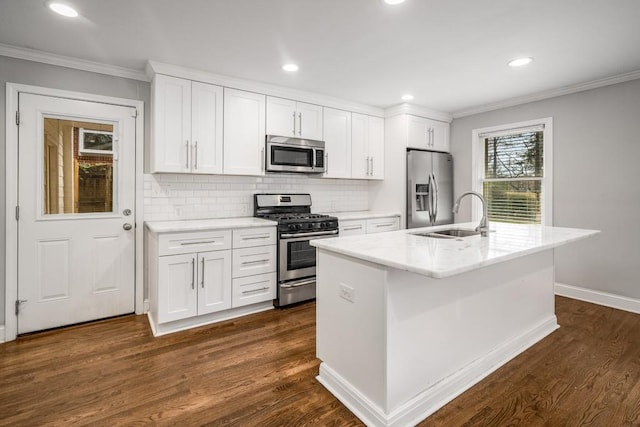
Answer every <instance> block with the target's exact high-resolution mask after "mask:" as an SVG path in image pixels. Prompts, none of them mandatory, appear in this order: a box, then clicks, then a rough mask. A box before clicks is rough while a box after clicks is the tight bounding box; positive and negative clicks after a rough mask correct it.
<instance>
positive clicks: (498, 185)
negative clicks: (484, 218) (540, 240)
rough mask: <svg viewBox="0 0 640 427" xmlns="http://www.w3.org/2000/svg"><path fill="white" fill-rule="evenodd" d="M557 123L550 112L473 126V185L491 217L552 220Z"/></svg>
mask: <svg viewBox="0 0 640 427" xmlns="http://www.w3.org/2000/svg"><path fill="white" fill-rule="evenodd" d="M551 127H552V120H551V118H546V119H541V120H535V121H530V122H523V123H512V124H508V125H504V126H498V127H493V128H485V129H476V130H474V131H473V141H474V146H473V166H474V184H473V189H474V191H477V192H479V193H482V194H483V195H484V198H485V200H486V202H487V208H488V215H489V218H488V219H489V221H495V222H510V223H518V224H543V225H551V219H552V216H551V212H552V210H551V200H552V198H551V191H552V186H551V176H552V170H551V165H552V162H551V156H552V150H551V141H552V132H551ZM474 206H475V208H474V220H477V219H479V218H480V216H481V215H482V213H481V206H480V204H479V203H477V204H475V205H474Z"/></svg>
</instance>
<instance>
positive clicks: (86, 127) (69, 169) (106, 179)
mask: <svg viewBox="0 0 640 427" xmlns="http://www.w3.org/2000/svg"><path fill="white" fill-rule="evenodd" d="M43 148H44V149H43V154H44V159H43V175H42V177H43V182H42V188H43V200H42V202H43V205H42V206H43V209H42V210H43V214H45V215H59V214H74V213H77V214H86V213H100V212H113V209H114V206H113V195H114V182H115V181H116V180H115V176H114V174H115V168H114V162H113V124H107V123H92V122H84V121H76V120H65V119H58V118H51V117H47V118H45V119H44V147H43Z"/></svg>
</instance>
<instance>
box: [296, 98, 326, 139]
mask: <svg viewBox="0 0 640 427" xmlns="http://www.w3.org/2000/svg"><path fill="white" fill-rule="evenodd" d="M296 112H297V114H298V137H300V138H306V139H315V140H318V141H321V140H322V122H323V120H322V107H321V106H320V105H313V104H306V103H304V102H298V103H296Z"/></svg>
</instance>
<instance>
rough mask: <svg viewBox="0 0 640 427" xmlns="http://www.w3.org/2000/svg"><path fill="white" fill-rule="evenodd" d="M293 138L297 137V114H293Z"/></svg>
mask: <svg viewBox="0 0 640 427" xmlns="http://www.w3.org/2000/svg"><path fill="white" fill-rule="evenodd" d="M293 136H296V112H295V111H294V112H293Z"/></svg>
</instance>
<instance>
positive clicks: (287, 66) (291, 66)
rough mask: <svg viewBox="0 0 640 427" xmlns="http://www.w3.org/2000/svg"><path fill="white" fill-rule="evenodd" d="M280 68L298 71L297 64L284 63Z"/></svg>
mask: <svg viewBox="0 0 640 427" xmlns="http://www.w3.org/2000/svg"><path fill="white" fill-rule="evenodd" d="M282 69H283V70H285V71H289V72H294V71H298V66H297V65H296V64H284V65H283V66H282Z"/></svg>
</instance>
